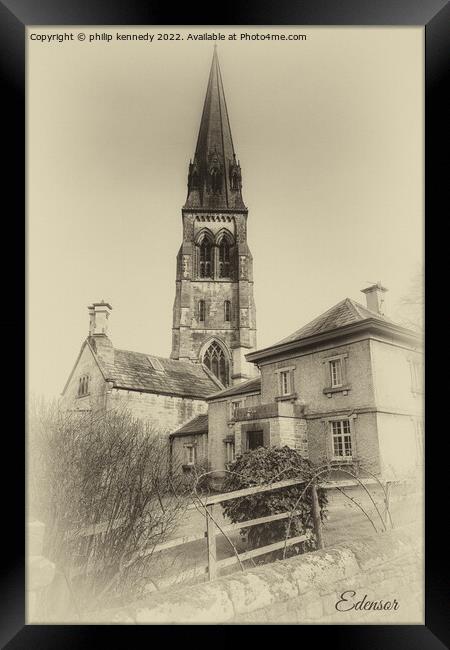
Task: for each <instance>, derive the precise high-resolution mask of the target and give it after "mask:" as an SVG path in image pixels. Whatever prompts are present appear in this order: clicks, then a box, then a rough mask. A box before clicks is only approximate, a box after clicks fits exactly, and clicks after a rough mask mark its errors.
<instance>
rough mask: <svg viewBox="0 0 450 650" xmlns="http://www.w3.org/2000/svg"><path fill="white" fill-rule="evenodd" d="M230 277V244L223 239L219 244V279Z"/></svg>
mask: <svg viewBox="0 0 450 650" xmlns="http://www.w3.org/2000/svg"><path fill="white" fill-rule="evenodd" d="M229 277H230V244H229V242H228V240H227V239H226V237H223V239H222V241H221V242H220V244H219V278H229Z"/></svg>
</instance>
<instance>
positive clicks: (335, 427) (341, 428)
mask: <svg viewBox="0 0 450 650" xmlns="http://www.w3.org/2000/svg"><path fill="white" fill-rule="evenodd" d="M331 433H332V439H333V456H334V458H336V459H342V458H351V457H352V437H351V433H350V420H334V421H332V422H331Z"/></svg>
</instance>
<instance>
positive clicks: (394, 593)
mask: <svg viewBox="0 0 450 650" xmlns="http://www.w3.org/2000/svg"><path fill="white" fill-rule="evenodd" d="M422 557H423V552H422V546H421V543H420V536H419V532H418V530H417V529H416V528H414V529H409V530H406V529H403V530H397V531H390V532H388V533H384V534H380V535H377V536H372V537H366V538H360V539H358V540H355V541H351V542H345V543H342V544H339V545H336V546H334V547H332V548H327V549H324V550H321V551H316V552H313V553H307V554H305V555H301V556H298V557H294V558H289V559H287V560H284V561H278V562H274V563H271V564H267V565H264V566H260V567H258V568H254V569H249V570H246V571H244V572H243V573H240V572H236V573H234V574H232V575H230V576H227V577H224V578H220V579H218V580H215V581H213V582H210V583H206V584H200V585H195V586H191V587H185V588H179V589H174V590H171V591H166V592H162V593H159V594H154V595H152V596H150V597H148V598H146V599H144V600H142V601H139V602H137V603H134V604H132V605H130V606H129V607H124V608H121V609H116V610H109V611H104V612H102V613H100V612H99V613H97V614H93V615H92V617H91V619H90V620H89V622H98V623H105V622H111V623H125V624H126V623H129V624H149V623H158V624H161V623H197V624H198V623H207V624H208V623H209V624H213V623H232V624H233V623H317V624H323V623H333V624H352V623H353V624H354V623H381V624H385V623H396V624H423V622H424V601H423V561H422ZM343 599H344V600H343ZM339 601H341V602H339ZM373 601H378V602H379V601H382V602H383V607H384V604H385V603H387V602H389V608H387V609H382V610H373V609H369V608H368V607H367V605H365V603H368V602H373ZM394 601H395V602H396V603H397V607H395V603H394ZM338 603H339V604H338ZM337 604H338V608H340V610H339V609H337V607H336V605H337ZM352 605H354V606H356V609H355V608H354V607H352ZM344 610H345V611H344Z"/></svg>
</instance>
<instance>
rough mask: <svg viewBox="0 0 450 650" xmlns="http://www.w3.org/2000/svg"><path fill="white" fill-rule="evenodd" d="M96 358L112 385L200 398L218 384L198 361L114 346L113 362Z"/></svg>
mask: <svg viewBox="0 0 450 650" xmlns="http://www.w3.org/2000/svg"><path fill="white" fill-rule="evenodd" d="M97 358H98V357H97ZM151 359H155V360H156V365H157V366H159V367H160V369H156V368H155V367H153V365H152V363H151ZM99 361H100V364H101V365H103V367H104V370H105V374H106V376H107V378H108V380H110V381H112V382H113V385H114V387H115V388H123V389H128V390H136V391H141V392H148V393H160V394H166V395H177V396H180V397H196V398H200V399H205V398H206V397H207V396H208V395H211V394H212V393H215V392H217V390H218V389H219V388H220V384H219V383H218V382H216V381H215V380H214V379H213V378H212V376H211V375H210V374H208V372H207V371H206V370H205V368H204V366H202V365H201V364H199V363H190V362H189V361H177V360H175V359H165V358H164V357H157V356H155V355H148V354H144V353H142V352H130V351H129V350H118V349H117V348H114V364H111V363H109V364H105V363H104V362H102V360H101V359H99Z"/></svg>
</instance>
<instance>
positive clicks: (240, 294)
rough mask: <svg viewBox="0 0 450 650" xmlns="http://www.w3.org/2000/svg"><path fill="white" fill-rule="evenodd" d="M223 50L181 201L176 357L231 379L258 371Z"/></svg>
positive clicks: (226, 381) (248, 258) (213, 67)
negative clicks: (253, 360)
mask: <svg viewBox="0 0 450 650" xmlns="http://www.w3.org/2000/svg"><path fill="white" fill-rule="evenodd" d="M241 188H242V181H241V168H240V165H239V161H238V160H237V159H236V154H235V151H234V146H233V140H232V137H231V130H230V122H229V119H228V111H227V105H226V102H225V95H224V90H223V85H222V76H221V73H220V68H219V61H218V57H217V51H216V49H214V55H213V60H212V65H211V71H210V74H209V81H208V88H207V91H206V98H205V103H204V106H203V113H202V118H201V122H200V129H199V133H198V138H197V147H196V150H195V155H194V158H193V160H191V162H190V164H189V174H188V192H187V198H186V203H185V204H184V206H183V208H182V220H183V242H182V244H181V248H180V250H179V252H178V256H177V275H176V295H175V303H174V308H173V334H172V354H171V358H172V359H180V360H190V361H193V362H197V363H198V362H200V363H204V364H205V365H206V367H207V368H209V369H210V370H211V371H212V372H213V373H214V375H216V377H218V379H219V380H220V381H221V382H222V384H223V385H224V386H230V385H232V384H236V383H239V382H241V381H243V380H246V379H249V378H251V377H253V376H254V375H255V369H254V366H253V364H249V363H247V362H246V361H245V354H248V353H249V352H250V351H251V350H253V349H255V348H256V319H255V303H254V299H253V274H252V256H251V254H250V250H249V248H248V245H247V215H248V210H247V208H246V207H245V205H244V202H243V199H242V191H241Z"/></svg>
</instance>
